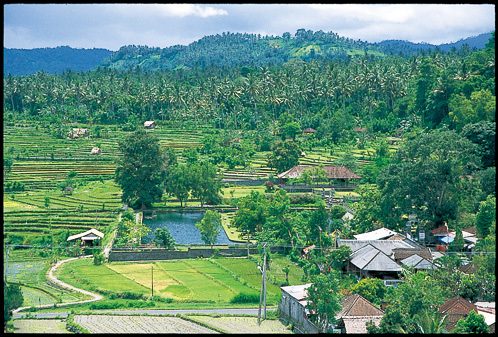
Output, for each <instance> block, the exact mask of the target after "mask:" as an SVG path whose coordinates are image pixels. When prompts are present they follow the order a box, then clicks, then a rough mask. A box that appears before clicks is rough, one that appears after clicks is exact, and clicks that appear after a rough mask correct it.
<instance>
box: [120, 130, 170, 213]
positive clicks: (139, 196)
mask: <svg viewBox="0 0 498 337" xmlns="http://www.w3.org/2000/svg"><path fill="white" fill-rule="evenodd" d="M119 149H120V151H121V153H122V154H123V157H122V159H120V160H119V161H118V163H117V167H116V173H115V181H116V182H117V183H118V184H119V185H120V186H121V188H122V189H123V195H122V199H123V202H126V203H128V204H130V205H132V206H133V207H142V208H144V207H146V206H147V207H150V206H151V205H152V203H153V202H154V201H159V200H161V196H162V194H163V188H162V185H163V183H164V180H165V177H166V167H167V159H166V158H165V155H164V154H163V152H162V151H161V149H160V146H159V140H158V139H157V138H155V137H154V136H152V135H151V134H149V133H146V132H145V131H143V130H139V131H136V132H135V133H133V134H130V135H129V136H128V137H126V138H125V139H124V140H123V141H121V142H120V143H119Z"/></svg>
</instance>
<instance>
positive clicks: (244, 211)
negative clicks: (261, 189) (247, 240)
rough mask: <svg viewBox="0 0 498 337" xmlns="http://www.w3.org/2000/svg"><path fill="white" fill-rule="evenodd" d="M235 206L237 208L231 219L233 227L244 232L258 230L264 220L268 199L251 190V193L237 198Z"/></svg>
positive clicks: (249, 232) (248, 232) (250, 232)
mask: <svg viewBox="0 0 498 337" xmlns="http://www.w3.org/2000/svg"><path fill="white" fill-rule="evenodd" d="M237 206H238V210H237V212H236V213H235V217H234V219H233V224H234V225H235V227H237V228H238V229H239V230H240V231H242V232H243V233H246V234H254V233H255V232H256V231H260V230H261V229H262V227H263V225H264V224H265V222H266V209H267V207H268V201H267V200H266V198H265V196H264V195H263V194H261V193H258V192H255V191H251V194H249V195H248V196H245V197H242V198H240V199H239V200H238V202H237Z"/></svg>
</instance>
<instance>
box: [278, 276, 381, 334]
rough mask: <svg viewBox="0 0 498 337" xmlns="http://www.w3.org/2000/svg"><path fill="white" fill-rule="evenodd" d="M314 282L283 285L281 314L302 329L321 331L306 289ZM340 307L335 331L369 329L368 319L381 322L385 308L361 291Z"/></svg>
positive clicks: (361, 330) (303, 330)
mask: <svg viewBox="0 0 498 337" xmlns="http://www.w3.org/2000/svg"><path fill="white" fill-rule="evenodd" d="M310 286H311V283H307V284H302V285H296V286H287V287H281V288H280V289H281V290H282V299H281V301H280V303H279V312H280V317H281V318H283V319H285V320H286V321H288V322H290V323H292V324H293V325H294V327H295V329H296V330H297V331H298V332H301V333H318V332H320V331H319V329H318V327H317V326H316V325H315V324H313V323H312V322H311V321H310V318H309V316H310V312H309V310H308V309H307V308H306V305H307V304H308V300H307V298H308V293H307V289H308V287H310ZM341 307H342V309H341V311H339V312H338V313H337V315H336V317H335V318H336V321H337V322H336V325H335V326H334V327H331V328H332V331H335V332H341V333H366V332H367V328H366V324H367V322H370V321H371V322H373V323H374V324H375V325H378V324H379V323H380V320H381V319H382V316H383V315H384V312H383V311H382V310H380V309H378V308H377V307H375V306H374V305H373V304H372V303H370V302H369V301H368V300H366V299H365V298H363V297H362V296H360V295H356V294H354V295H349V296H346V297H345V298H344V299H343V300H342V301H341Z"/></svg>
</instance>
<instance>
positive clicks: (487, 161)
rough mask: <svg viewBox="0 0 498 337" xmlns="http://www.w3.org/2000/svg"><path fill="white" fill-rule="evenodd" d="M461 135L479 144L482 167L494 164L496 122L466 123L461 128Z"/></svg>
mask: <svg viewBox="0 0 498 337" xmlns="http://www.w3.org/2000/svg"><path fill="white" fill-rule="evenodd" d="M462 135H463V136H464V137H465V138H467V139H469V140H470V141H471V142H472V143H474V144H477V145H478V146H479V153H480V154H481V158H482V165H483V167H484V168H487V167H490V166H495V155H496V150H495V149H496V140H495V139H496V122H494V121H493V122H489V121H480V122H478V123H475V124H467V125H465V126H464V127H463V129H462Z"/></svg>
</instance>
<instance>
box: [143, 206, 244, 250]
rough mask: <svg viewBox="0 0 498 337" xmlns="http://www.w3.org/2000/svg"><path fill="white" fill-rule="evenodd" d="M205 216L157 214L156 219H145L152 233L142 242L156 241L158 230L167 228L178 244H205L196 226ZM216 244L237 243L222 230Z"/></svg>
mask: <svg viewBox="0 0 498 337" xmlns="http://www.w3.org/2000/svg"><path fill="white" fill-rule="evenodd" d="M203 216H204V213H203V212H165V213H157V217H156V218H155V219H145V218H144V220H143V221H144V224H145V225H146V226H148V227H149V228H150V229H151V231H150V233H149V234H148V235H147V236H146V237H144V238H143V239H142V242H143V243H149V242H151V241H152V240H153V239H154V232H155V230H156V228H164V227H166V228H168V230H169V232H170V233H171V235H172V236H173V238H174V239H175V242H176V243H177V244H204V241H202V238H201V233H200V232H199V230H198V229H197V227H195V224H196V223H197V222H199V221H200V220H201V219H202V217H203ZM216 244H235V242H233V241H230V240H229V239H228V237H227V235H226V233H225V231H224V230H223V228H222V229H221V230H220V233H219V234H218V238H217V240H216Z"/></svg>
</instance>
